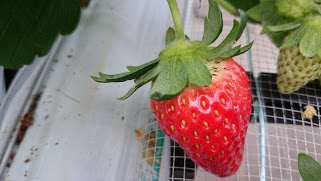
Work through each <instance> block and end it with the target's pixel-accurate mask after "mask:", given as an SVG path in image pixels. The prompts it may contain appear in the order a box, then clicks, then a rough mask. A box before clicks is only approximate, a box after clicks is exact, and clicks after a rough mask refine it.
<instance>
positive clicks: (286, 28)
mask: <svg viewBox="0 0 321 181" xmlns="http://www.w3.org/2000/svg"><path fill="white" fill-rule="evenodd" d="M301 25H302V21H294V22H291V23H287V24H282V25H276V26H269V27H268V29H269V30H270V31H272V32H280V31H289V30H293V29H296V28H298V27H299V26H301Z"/></svg>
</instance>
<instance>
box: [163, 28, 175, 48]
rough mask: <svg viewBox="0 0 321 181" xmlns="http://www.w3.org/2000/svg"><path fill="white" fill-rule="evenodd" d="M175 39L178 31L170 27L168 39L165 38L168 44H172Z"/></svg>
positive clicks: (167, 33)
mask: <svg viewBox="0 0 321 181" xmlns="http://www.w3.org/2000/svg"><path fill="white" fill-rule="evenodd" d="M175 40H176V32H175V30H174V29H173V28H171V27H169V28H168V30H167V32H166V40H165V44H166V46H168V45H170V44H171V43H173V41H175Z"/></svg>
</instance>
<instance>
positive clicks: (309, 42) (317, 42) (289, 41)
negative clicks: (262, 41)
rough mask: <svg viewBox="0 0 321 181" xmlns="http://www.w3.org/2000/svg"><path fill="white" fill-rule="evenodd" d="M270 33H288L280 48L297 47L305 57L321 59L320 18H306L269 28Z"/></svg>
mask: <svg viewBox="0 0 321 181" xmlns="http://www.w3.org/2000/svg"><path fill="white" fill-rule="evenodd" d="M269 29H270V30H271V31H272V32H290V33H289V35H288V37H287V38H286V39H285V41H284V42H283V43H282V45H281V48H289V47H293V46H299V48H300V53H301V54H302V55H303V56H305V57H312V56H314V55H319V56H320V57H321V16H314V17H308V18H306V19H304V20H302V21H295V22H291V23H287V24H283V25H278V26H270V27H269Z"/></svg>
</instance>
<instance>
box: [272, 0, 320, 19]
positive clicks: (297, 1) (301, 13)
mask: <svg viewBox="0 0 321 181" xmlns="http://www.w3.org/2000/svg"><path fill="white" fill-rule="evenodd" d="M313 5H314V2H313V0H276V1H275V7H276V9H277V11H278V12H279V14H280V15H281V16H284V17H288V18H291V19H294V20H300V19H303V18H304V17H305V16H306V15H307V14H309V12H310V11H311V9H314V7H313Z"/></svg>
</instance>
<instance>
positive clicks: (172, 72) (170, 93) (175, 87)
mask: <svg viewBox="0 0 321 181" xmlns="http://www.w3.org/2000/svg"><path fill="white" fill-rule="evenodd" d="M174 58H175V59H174V60H162V61H166V62H164V67H163V69H162V72H161V73H160V74H159V75H158V77H157V79H156V81H155V83H154V85H153V86H152V88H151V91H150V98H151V99H153V100H156V101H161V100H169V99H172V98H174V97H175V96H177V95H178V94H179V93H180V92H182V91H183V90H184V88H185V87H186V84H187V73H186V70H185V67H184V64H183V63H182V61H181V60H179V59H176V58H177V57H174Z"/></svg>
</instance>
